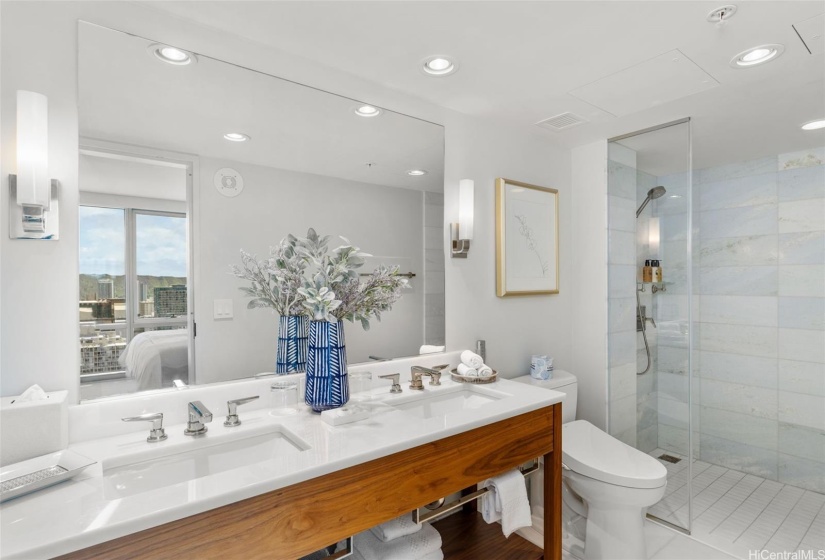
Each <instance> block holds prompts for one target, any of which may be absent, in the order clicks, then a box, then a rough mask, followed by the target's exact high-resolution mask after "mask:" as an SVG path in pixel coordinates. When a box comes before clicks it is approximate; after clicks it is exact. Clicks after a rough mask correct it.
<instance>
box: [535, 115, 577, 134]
mask: <svg viewBox="0 0 825 560" xmlns="http://www.w3.org/2000/svg"><path fill="white" fill-rule="evenodd" d="M586 122H587V120H586V119H583V118H581V117H580V116H578V115H574V114H573V113H562V114H561V115H556V116H555V117H550V118H549V119H544V120H543V121H539V122H537V123H536V126H540V127H541V128H546V129H547V130H552V131H553V132H559V131H561V130H567V129H568V128H572V127H574V126H576V125H579V124H583V123H586Z"/></svg>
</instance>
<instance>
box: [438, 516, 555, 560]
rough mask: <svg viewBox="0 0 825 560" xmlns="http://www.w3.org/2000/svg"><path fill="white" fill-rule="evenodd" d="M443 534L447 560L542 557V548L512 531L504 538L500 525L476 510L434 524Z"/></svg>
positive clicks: (528, 558) (517, 559)
mask: <svg viewBox="0 0 825 560" xmlns="http://www.w3.org/2000/svg"><path fill="white" fill-rule="evenodd" d="M433 527H435V528H436V529H437V530H438V532H439V533H441V535H442V538H443V541H444V545H443V546H442V548H441V550H442V552H444V560H478V559H479V558H484V560H542V559H543V558H544V553H543V551H542V549H541V548H539V547H537V546H536V545H534V544H533V543H531V542H529V541H527V540H525V539H523V538H522V537H520V536H519V535H516V534H512V535H510V537H509V538H504V534H503V533H502V532H501V525H499V524H498V523H490V524H488V523H487V522H485V521H484V518H483V517H482V516H481V513H479V512H477V511H470V512H465V511H461V512H458V513H456V514H454V515H450V516H448V517H445V518H444V519H441V520H439V521H436V522H435V523H433Z"/></svg>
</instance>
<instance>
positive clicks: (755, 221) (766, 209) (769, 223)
mask: <svg viewBox="0 0 825 560" xmlns="http://www.w3.org/2000/svg"><path fill="white" fill-rule="evenodd" d="M784 204H794V203H790V202H789V203H784ZM800 219H801V218H800ZM776 220H777V205H775V204H762V205H760V206H744V207H742V208H725V209H722V210H708V211H707V212H701V213H700V215H699V236H700V238H701V239H713V238H716V237H743V236H747V235H769V234H775V233H776V232H777V226H776V223H777V222H776ZM789 231H807V230H794V229H790V230H787V231H784V232H781V233H787V232H789Z"/></svg>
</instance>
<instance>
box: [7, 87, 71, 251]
mask: <svg viewBox="0 0 825 560" xmlns="http://www.w3.org/2000/svg"><path fill="white" fill-rule="evenodd" d="M57 190H58V182H57V180H55V179H51V178H50V177H49V111H48V99H47V98H46V96H45V95H42V94H40V93H35V92H33V91H23V90H19V91H18V92H17V174H16V175H9V237H11V238H12V239H51V240H56V239H57V238H58V225H59V224H58V208H57Z"/></svg>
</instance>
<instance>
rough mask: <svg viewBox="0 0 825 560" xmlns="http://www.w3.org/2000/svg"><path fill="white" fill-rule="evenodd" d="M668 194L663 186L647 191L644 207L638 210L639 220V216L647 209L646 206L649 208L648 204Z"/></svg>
mask: <svg viewBox="0 0 825 560" xmlns="http://www.w3.org/2000/svg"><path fill="white" fill-rule="evenodd" d="M666 192H667V189H665V188H664V187H662V186H658V187H653V188H652V189H650V190H649V191H647V198H645V200H644V202H642V205H641V206H639V209H638V210H636V217H637V218H638V217H639V214H641V213H642V210H644V209H645V206H647V203H648V202H650V201H651V200H654V199H656V198H659V197H661V196H663V195H664V194H665V193H666Z"/></svg>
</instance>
